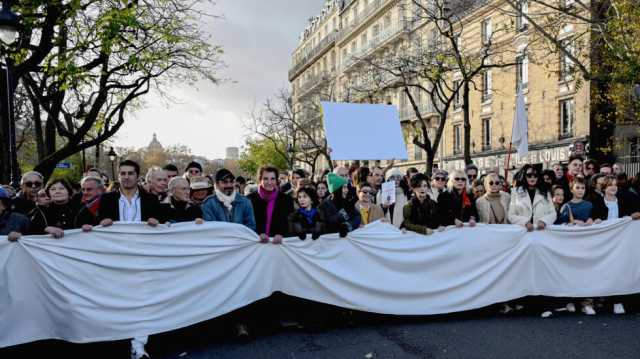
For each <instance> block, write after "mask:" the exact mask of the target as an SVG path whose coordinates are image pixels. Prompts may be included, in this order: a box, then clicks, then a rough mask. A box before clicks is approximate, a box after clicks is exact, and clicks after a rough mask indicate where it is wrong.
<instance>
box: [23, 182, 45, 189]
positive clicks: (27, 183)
mask: <svg viewBox="0 0 640 359" xmlns="http://www.w3.org/2000/svg"><path fill="white" fill-rule="evenodd" d="M23 184H24V185H25V186H27V187H31V188H33V187H42V182H38V181H35V182H31V181H27V182H25V183H23Z"/></svg>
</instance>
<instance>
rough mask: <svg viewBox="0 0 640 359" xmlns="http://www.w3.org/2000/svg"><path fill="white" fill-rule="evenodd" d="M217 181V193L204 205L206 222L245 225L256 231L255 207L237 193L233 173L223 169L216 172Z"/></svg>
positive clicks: (208, 198) (206, 200)
mask: <svg viewBox="0 0 640 359" xmlns="http://www.w3.org/2000/svg"><path fill="white" fill-rule="evenodd" d="M215 180H216V190H215V193H214V194H213V195H211V196H209V197H207V199H205V201H204V203H203V204H202V213H203V215H204V220H205V221H217V222H231V223H238V224H243V225H245V226H247V227H249V228H251V229H252V230H254V231H255V230H256V220H255V217H254V215H253V207H252V206H251V202H250V201H249V200H248V199H247V198H246V197H244V196H242V195H240V194H239V193H237V192H236V189H235V177H234V176H233V173H231V171H229V170H228V169H226V168H221V169H219V170H218V172H216V177H215Z"/></svg>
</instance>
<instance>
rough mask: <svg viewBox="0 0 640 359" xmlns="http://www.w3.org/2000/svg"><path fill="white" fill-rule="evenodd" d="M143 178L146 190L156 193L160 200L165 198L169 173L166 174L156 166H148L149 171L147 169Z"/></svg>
mask: <svg viewBox="0 0 640 359" xmlns="http://www.w3.org/2000/svg"><path fill="white" fill-rule="evenodd" d="M145 180H146V182H147V185H146V190H147V192H149V193H150V194H153V195H156V196H157V197H158V200H159V201H160V202H162V201H164V200H165V198H167V194H168V192H167V191H168V188H169V187H168V186H169V175H168V174H167V171H165V170H163V169H162V168H160V167H158V166H153V167H151V168H149V171H147V175H146V177H145Z"/></svg>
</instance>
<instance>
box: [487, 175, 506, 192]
mask: <svg viewBox="0 0 640 359" xmlns="http://www.w3.org/2000/svg"><path fill="white" fill-rule="evenodd" d="M492 179H497V180H498V181H499V182H502V180H501V179H500V176H498V174H497V173H493V172H492V173H489V174H487V175H486V176H485V177H484V182H483V184H484V190H485V192H487V193H489V192H491V186H490V185H489V182H491V180H492Z"/></svg>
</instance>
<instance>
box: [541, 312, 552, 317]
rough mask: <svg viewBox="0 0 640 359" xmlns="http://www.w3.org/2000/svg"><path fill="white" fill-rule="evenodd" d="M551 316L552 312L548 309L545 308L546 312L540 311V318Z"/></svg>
mask: <svg viewBox="0 0 640 359" xmlns="http://www.w3.org/2000/svg"><path fill="white" fill-rule="evenodd" d="M552 316H553V312H551V311H550V310H547V311H546V312H542V314H540V317H542V318H551V317H552Z"/></svg>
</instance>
